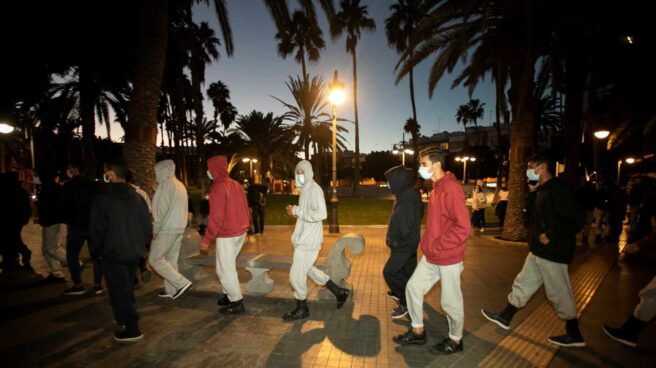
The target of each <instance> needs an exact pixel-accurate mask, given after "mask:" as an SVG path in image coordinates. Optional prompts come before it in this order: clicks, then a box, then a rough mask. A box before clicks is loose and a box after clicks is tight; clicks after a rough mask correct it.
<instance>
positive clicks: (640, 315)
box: [604, 277, 656, 347]
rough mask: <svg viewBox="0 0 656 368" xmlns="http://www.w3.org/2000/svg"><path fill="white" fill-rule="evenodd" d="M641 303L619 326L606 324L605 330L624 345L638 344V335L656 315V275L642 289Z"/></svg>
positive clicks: (633, 345) (634, 345)
mask: <svg viewBox="0 0 656 368" xmlns="http://www.w3.org/2000/svg"><path fill="white" fill-rule="evenodd" d="M639 295H640V303H639V304H638V305H637V306H636V307H635V309H634V310H633V313H631V315H630V316H629V318H627V319H626V320H625V321H624V324H622V326H621V327H619V328H614V327H610V326H608V325H604V332H605V333H606V335H608V336H609V337H610V338H612V339H613V340H615V341H617V342H619V343H622V344H624V345H628V346H632V347H636V346H638V337H639V336H640V333H641V332H642V331H643V330H644V329H645V327H647V324H648V323H649V321H651V320H652V319H654V317H656V277H654V278H652V279H651V281H650V282H649V284H647V286H645V287H644V288H643V289H642V290H640V293H639Z"/></svg>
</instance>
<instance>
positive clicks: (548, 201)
mask: <svg viewBox="0 0 656 368" xmlns="http://www.w3.org/2000/svg"><path fill="white" fill-rule="evenodd" d="M527 212H528V214H529V217H530V222H529V239H528V246H529V249H530V250H531V253H533V254H534V255H535V256H537V257H540V258H544V259H547V260H549V261H552V262H557V263H566V264H568V263H571V262H572V260H573V259H574V249H575V247H576V233H577V232H579V230H581V228H582V227H583V225H584V224H585V212H584V210H583V206H582V205H581V203H580V201H579V200H578V199H577V198H576V195H575V194H574V191H573V190H572V189H571V188H570V187H569V186H568V185H567V184H566V183H565V182H563V181H562V180H560V179H558V178H553V179H551V180H549V181H547V182H546V183H544V184H542V185H541V186H540V187H539V188H538V190H537V191H536V192H532V193H529V200H528V201H527ZM542 233H544V234H546V235H547V237H548V238H549V243H548V244H547V245H543V244H542V243H540V240H539V239H540V234H542Z"/></svg>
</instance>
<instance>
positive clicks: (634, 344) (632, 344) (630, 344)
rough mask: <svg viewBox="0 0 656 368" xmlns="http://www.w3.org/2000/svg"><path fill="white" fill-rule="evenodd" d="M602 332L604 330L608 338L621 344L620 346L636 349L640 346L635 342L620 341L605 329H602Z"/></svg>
mask: <svg viewBox="0 0 656 368" xmlns="http://www.w3.org/2000/svg"><path fill="white" fill-rule="evenodd" d="M602 330H604V333H605V334H606V335H608V337H610V338H611V339H613V340H615V341H617V342H619V343H620V344H624V345H627V346H630V347H632V348H635V347H637V346H638V344H637V343H635V342H631V341H628V340H624V339H620V338H619V337H616V336H613V335H612V334H611V333H610V332H608V331H607V330H606V328H605V327H604V328H602Z"/></svg>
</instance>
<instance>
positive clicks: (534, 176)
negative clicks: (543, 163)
mask: <svg viewBox="0 0 656 368" xmlns="http://www.w3.org/2000/svg"><path fill="white" fill-rule="evenodd" d="M526 177H527V178H528V180H529V181H538V180H539V179H540V174H538V173H536V172H535V169H527V170H526Z"/></svg>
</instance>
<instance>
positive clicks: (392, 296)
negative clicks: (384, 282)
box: [387, 294, 401, 302]
mask: <svg viewBox="0 0 656 368" xmlns="http://www.w3.org/2000/svg"><path fill="white" fill-rule="evenodd" d="M387 297H388V298H390V299H392V300H394V301H395V302H398V301H400V300H401V299H399V298H398V297H396V296H394V295H389V294H387Z"/></svg>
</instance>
